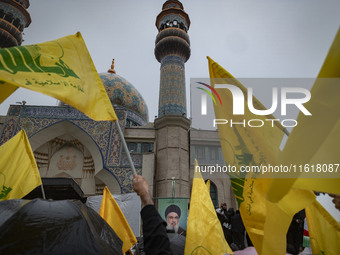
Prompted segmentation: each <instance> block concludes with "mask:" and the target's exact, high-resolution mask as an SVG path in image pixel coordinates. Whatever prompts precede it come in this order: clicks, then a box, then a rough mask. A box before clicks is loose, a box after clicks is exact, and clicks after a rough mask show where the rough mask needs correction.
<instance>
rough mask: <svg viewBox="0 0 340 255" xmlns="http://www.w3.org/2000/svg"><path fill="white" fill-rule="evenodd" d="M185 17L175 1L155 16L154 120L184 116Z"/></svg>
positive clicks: (187, 47) (187, 22)
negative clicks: (157, 68) (156, 78)
mask: <svg viewBox="0 0 340 255" xmlns="http://www.w3.org/2000/svg"><path fill="white" fill-rule="evenodd" d="M189 26H190V19H189V16H188V14H187V13H186V12H185V11H184V10H183V5H182V3H181V2H179V1H177V0H168V1H166V2H165V3H164V4H163V10H162V11H161V13H160V14H158V16H157V19H156V27H157V29H158V35H157V37H156V47H155V56H156V59H157V60H158V62H160V63H161V79H160V89H159V103H158V117H161V116H163V115H183V116H185V115H186V112H187V109H186V96H185V73H184V63H185V62H186V61H187V60H188V59H189V57H190V41H189V36H188V34H187V31H188V29H189Z"/></svg>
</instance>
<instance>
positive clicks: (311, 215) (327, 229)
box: [306, 201, 340, 255]
mask: <svg viewBox="0 0 340 255" xmlns="http://www.w3.org/2000/svg"><path fill="white" fill-rule="evenodd" d="M306 218H307V223H308V232H309V238H310V243H311V247H312V250H313V254H318V255H338V254H339V251H340V224H339V223H338V222H337V221H336V220H335V219H334V218H333V217H332V215H330V214H329V213H328V212H327V211H326V210H325V208H323V206H322V205H321V204H320V203H319V202H318V201H315V202H314V203H313V204H312V205H310V206H308V207H306Z"/></svg>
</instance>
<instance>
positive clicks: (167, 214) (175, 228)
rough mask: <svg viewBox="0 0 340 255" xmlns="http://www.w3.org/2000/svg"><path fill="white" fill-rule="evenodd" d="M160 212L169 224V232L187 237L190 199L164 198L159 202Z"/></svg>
mask: <svg viewBox="0 0 340 255" xmlns="http://www.w3.org/2000/svg"><path fill="white" fill-rule="evenodd" d="M158 211H159V213H160V215H161V216H162V218H163V219H164V220H165V222H166V223H167V227H166V228H167V231H168V232H170V233H175V234H179V235H183V236H186V228H187V220H188V199H186V198H185V199H182V198H162V199H159V200H158Z"/></svg>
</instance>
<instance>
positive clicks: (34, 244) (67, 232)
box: [0, 199, 123, 255]
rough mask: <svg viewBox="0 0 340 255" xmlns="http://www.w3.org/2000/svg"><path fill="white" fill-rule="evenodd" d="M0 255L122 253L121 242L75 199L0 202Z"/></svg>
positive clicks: (95, 215)
mask: <svg viewBox="0 0 340 255" xmlns="http://www.w3.org/2000/svg"><path fill="white" fill-rule="evenodd" d="M0 254H49V255H50V254H82V255H83V254H86V255H87V254H123V253H122V241H121V240H120V239H119V237H118V236H117V235H116V233H115V232H114V231H113V230H112V228H111V227H110V226H109V225H108V224H107V223H106V221H105V220H103V219H102V217H100V215H99V214H97V213H96V212H95V211H94V210H93V209H91V208H89V207H87V206H86V205H84V204H82V203H81V202H79V201H76V200H59V201H48V200H41V199H34V200H31V201H30V200H8V201H3V202H1V203H0Z"/></svg>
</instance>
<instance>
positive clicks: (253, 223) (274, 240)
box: [208, 57, 315, 255]
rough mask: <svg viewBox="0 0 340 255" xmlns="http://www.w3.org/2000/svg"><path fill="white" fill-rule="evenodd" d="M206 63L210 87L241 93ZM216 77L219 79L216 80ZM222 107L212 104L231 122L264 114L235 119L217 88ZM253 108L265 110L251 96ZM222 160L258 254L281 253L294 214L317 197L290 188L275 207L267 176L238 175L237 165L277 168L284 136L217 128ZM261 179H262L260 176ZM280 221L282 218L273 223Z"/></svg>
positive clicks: (271, 130) (228, 98)
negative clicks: (232, 168) (268, 196)
mask: <svg viewBox="0 0 340 255" xmlns="http://www.w3.org/2000/svg"><path fill="white" fill-rule="evenodd" d="M208 60H209V73H210V78H211V84H212V86H213V87H214V86H215V84H232V85H234V86H236V87H238V88H239V89H240V90H241V91H243V92H245V91H246V88H245V87H244V86H243V85H242V84H241V83H240V82H239V81H237V80H236V79H235V78H234V77H233V76H232V75H231V74H230V73H229V72H227V71H226V70H225V69H224V68H223V67H221V66H220V65H219V64H217V63H216V62H214V61H213V60H212V59H211V58H209V57H208ZM216 78H217V79H216ZM216 91H217V93H218V94H219V96H220V98H221V101H222V103H223V105H222V104H221V105H220V104H216V105H214V110H215V118H216V119H232V120H233V122H234V123H242V122H243V121H245V122H247V121H248V120H250V119H261V120H262V121H263V122H265V118H266V116H258V115H255V114H253V113H251V112H250V111H249V110H248V107H245V113H244V115H233V112H232V109H233V96H232V94H231V92H230V91H229V90H228V89H223V88H216ZM253 102H254V104H256V105H257V107H256V108H257V109H262V110H263V109H265V108H264V106H263V105H262V104H261V103H260V102H259V101H258V100H257V99H255V98H253ZM217 126H218V133H219V137H220V143H221V147H222V151H223V156H224V160H225V162H226V164H227V165H230V166H235V167H236V169H237V170H238V171H237V172H235V173H229V177H230V181H231V185H232V188H233V191H234V194H235V197H236V199H237V202H238V205H239V210H240V213H241V217H242V220H243V223H244V226H245V228H246V230H247V232H248V234H249V236H250V239H251V241H252V242H253V244H254V246H255V248H256V251H257V253H258V254H262V255H264V254H270V255H271V254H284V253H285V251H286V233H287V230H288V227H289V224H290V222H291V219H292V218H293V215H294V214H295V213H296V212H298V211H300V210H301V209H303V208H304V207H305V206H306V205H308V204H310V203H312V201H314V199H315V195H314V194H313V193H312V192H309V191H296V190H294V189H293V190H291V191H290V192H289V193H288V194H287V197H286V199H285V200H283V201H282V202H281V201H280V203H279V204H274V203H271V202H269V201H268V200H267V199H266V194H267V191H268V187H269V184H270V180H271V179H269V178H264V176H259V175H261V173H248V174H247V175H246V174H244V173H242V172H240V171H239V170H240V168H241V167H247V166H248V167H256V166H260V165H263V166H268V165H269V164H270V165H272V166H275V165H276V164H277V163H278V157H279V153H280V149H279V146H280V143H281V140H282V137H283V128H282V127H281V126H273V127H272V126H271V125H264V126H262V127H255V128H254V127H250V126H247V125H232V126H230V125H217ZM259 177H261V178H259ZM277 219H280V220H277Z"/></svg>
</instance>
